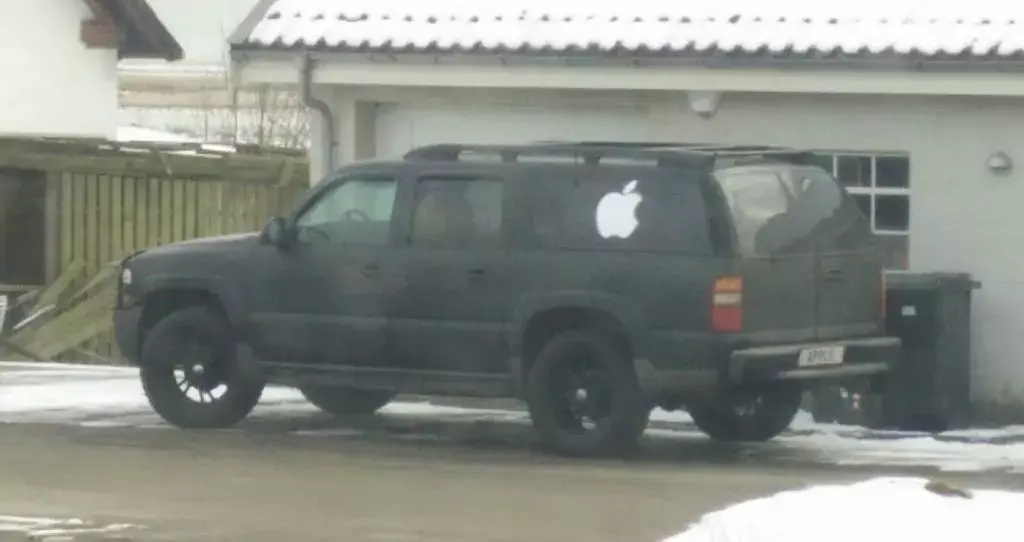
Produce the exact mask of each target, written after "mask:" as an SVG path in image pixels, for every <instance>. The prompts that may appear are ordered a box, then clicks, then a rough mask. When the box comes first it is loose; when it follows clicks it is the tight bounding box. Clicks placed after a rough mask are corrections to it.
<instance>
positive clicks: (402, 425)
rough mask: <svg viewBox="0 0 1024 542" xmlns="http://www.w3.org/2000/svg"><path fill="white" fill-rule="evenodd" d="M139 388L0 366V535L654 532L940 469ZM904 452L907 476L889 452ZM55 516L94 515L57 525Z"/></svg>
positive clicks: (798, 437) (453, 413) (552, 536)
mask: <svg viewBox="0 0 1024 542" xmlns="http://www.w3.org/2000/svg"><path fill="white" fill-rule="evenodd" d="M133 386H137V381H135V380H134V379H133V378H130V377H126V376H125V375H123V374H121V375H112V374H110V373H107V374H101V373H93V372H90V371H88V370H84V369H82V370H77V369H76V370H73V371H66V370H64V369H53V370H47V371H42V372H36V371H28V370H21V369H16V370H12V369H10V368H8V369H6V370H0V414H2V415H0V422H3V423H0V443H2V450H3V451H2V455H0V458H2V459H0V542H6V541H7V540H16V539H20V540H24V538H25V535H23V534H21V535H18V536H17V537H16V538H11V537H10V536H13V535H10V536H8V538H5V535H4V533H3V531H4V530H5V528H8V527H9V526H10V525H13V526H14V527H13V528H17V529H19V530H22V531H24V530H26V529H24V528H21V527H20V526H21V525H22V524H23V523H24V524H31V523H33V522H34V523H35V525H36V526H35V527H32V528H31V529H28V530H34V531H35V532H36V534H37V535H39V536H37V538H46V536H47V535H57V536H58V537H59V536H63V535H64V534H67V533H69V532H71V534H73V535H74V536H73V539H74V540H76V541H81V542H85V541H86V540H89V539H90V537H91V538H92V539H99V540H111V539H126V538H125V537H128V538H127V539H138V540H147V539H159V540H189V541H204V540H226V541H236V540H237V541H241V540H245V541H247V542H260V541H263V540H266V541H274V542H278V541H282V540H295V541H297V542H298V541H306V540H309V541H318V540H331V541H345V542H358V541H381V542H404V541H414V540H415V541H418V542H433V541H438V542H440V541H454V542H460V541H465V542H469V541H480V542H500V541H513V540H514V541H526V542H530V541H537V542H542V541H558V542H566V541H576V540H579V541H586V542H603V541H606V540H607V541H613V540H614V541H616V542H623V541H658V540H661V539H662V538H663V537H665V536H667V535H669V534H672V533H674V532H677V531H680V530H682V529H683V528H685V526H686V525H687V524H688V523H689V522H691V521H693V520H695V519H697V518H698V517H699V516H700V515H701V514H703V513H705V512H708V511H711V510H714V509H716V508H720V507H722V506H724V505H727V504H730V503H734V502H737V501H741V500H745V499H749V498H752V497H756V496H761V495H766V494H770V493H773V492H776V491H779V490H782V489H786V488H794V487H800V486H803V485H807V484H814V483H827V482H836V481H852V480H857V479H864V478H867V477H872V476H876V475H879V474H895V473H900V472H903V473H906V472H913V473H917V474H922V473H924V472H926V471H925V470H922V469H927V472H928V473H929V475H932V474H933V473H934V462H931V463H930V461H931V459H934V455H935V452H934V450H936V449H939V448H935V446H936V443H935V442H932V441H929V442H928V443H927V444H928V446H929V447H928V448H921V447H920V446H919V444H920V443H921V442H923V440H925V439H922V438H921V437H913V436H912V437H906V436H903V437H900V438H899V439H897V440H900V439H902V440H905V441H907V442H909V443H910V445H908V446H904V447H903V448H894V447H889V448H886V446H889V444H888V443H887V442H886V441H885V439H883V438H881V436H883V435H867V436H865V435H862V434H860V433H857V431H856V430H854V429H852V428H851V429H849V430H845V429H844V430H843V431H845V432H838V433H829V434H821V435H819V434H817V433H816V432H818V431H819V429H817V428H814V427H811V428H809V429H801V430H797V431H793V432H791V433H792V434H791V435H790V436H787V437H784V438H782V439H780V440H779V441H778V442H775V443H769V444H764V445H753V446H751V445H748V446H727V445H716V444H714V443H712V442H710V441H709V440H708V439H706V438H703V437H701V436H699V435H697V434H695V433H694V432H693V430H692V428H688V426H687V424H686V422H685V421H678V420H676V421H672V420H668V421H662V422H659V424H656V425H658V426H659V428H658V429H656V430H655V431H652V432H651V434H649V435H648V437H647V438H646V439H645V449H644V452H643V454H642V455H641V456H640V457H638V458H635V459H633V460H631V461H628V462H622V461H579V460H565V459H558V458H553V457H551V456H549V455H546V454H544V453H542V452H540V451H538V450H536V449H535V444H534V440H533V438H532V435H531V433H530V431H529V427H528V426H527V425H526V424H525V423H523V419H522V415H521V413H515V412H508V411H503V410H490V411H487V410H478V411H475V413H474V411H464V410H460V409H450V410H444V409H445V408H447V407H443V406H437V405H433V406H431V405H426V406H424V404H423V403H419V404H417V403H404V404H397V405H394V406H393V407H389V409H388V410H387V412H386V413H385V414H384V415H381V416H376V417H373V418H369V419H364V420H349V421H346V422H339V421H336V420H333V419H330V418H328V417H326V416H323V415H320V414H318V413H316V412H315V411H314V410H313V409H311V408H310V407H309V406H308V405H306V404H305V403H302V402H301V401H297V400H295V398H294V394H290V393H288V392H287V390H279V391H275V392H274V393H272V394H270V396H269V397H268V398H267V404H265V405H263V406H262V407H261V408H260V409H259V410H258V411H257V412H256V413H254V415H253V416H252V418H251V419H250V420H248V421H247V422H246V423H245V424H243V425H242V426H241V427H240V428H239V429H237V430H232V431H220V432H185V431H180V430H176V429H171V428H168V427H166V426H163V425H161V424H159V423H158V422H157V421H155V419H154V417H153V415H152V413H151V412H150V411H149V410H148V408H147V407H146V406H145V405H144V400H142V399H140V398H139V396H138V392H137V390H135V391H133V389H134V388H133ZM485 406H490V407H492V408H493V407H497V406H501V405H485ZM803 433H806V435H805V434H803ZM867 437H870V438H867ZM896 437H899V436H898V435H897V436H894V437H893V438H896ZM964 438H966V437H964ZM972 438H973V437H972ZM829 442H836V443H840V444H842V447H838V444H837V445H836V446H837V447H836V448H835V449H836V450H840V449H842V450H846V451H843V453H848V449H854V450H855V451H856V453H858V454H860V456H859V457H867V458H871V457H874V455H872V454H875V455H878V454H876V452H877V451H878V450H882V451H884V452H885V454H882V455H884V457H882V459H884V460H885V461H890V463H889V464H888V466H885V465H880V464H873V465H864V464H863V463H861V466H856V467H854V466H849V465H850V463H847V466H846V467H840V466H837V465H836V464H834V463H833V462H832V461H831V457H832V456H830V455H828V454H821V453H816V452H815V450H816V449H817V447H819V446H825V445H826V444H827V443H829ZM915 443H918V444H915ZM940 445H941V446H946V447H949V446H952V447H953V449H954V450H955V453H956V454H957V455H955V456H953V455H948V456H943V459H942V460H943V461H949V459H950V458H951V457H952V458H953V459H956V460H957V461H960V462H961V464H963V462H964V461H966V459H970V458H971V457H973V456H974V455H977V454H975V452H974V451H973V450H979V452H978V453H981V452H980V451H981V450H988V451H986V452H985V453H986V454H990V455H991V456H992V457H995V456H996V455H997V454H999V453H1001V454H1002V455H1003V456H1005V457H1007V458H1009V460H1008V461H1009V462H1004V463H991V462H990V463H984V462H979V463H984V465H981V467H984V468H973V467H977V466H978V465H972V468H971V469H968V470H974V471H976V472H974V473H973V474H970V473H965V474H948V475H943V477H944V478H952V479H953V480H956V481H960V480H962V481H963V483H965V484H967V485H972V486H1000V487H1012V488H1016V487H1020V488H1024V476H1022V475H1019V474H1015V473H1014V471H1013V469H1007V468H994V469H993V468H989V467H991V466H992V465H997V466H999V465H1002V466H1003V467H1005V466H1007V465H1009V466H1011V467H1012V466H1014V465H1017V464H1018V462H1019V460H1018V459H1014V458H1013V457H1011V456H1013V453H1016V452H1014V450H1015V449H1016V448H1014V447H1013V446H1014V445H1006V446H998V445H994V444H971V443H968V442H954V443H945V444H942V443H940ZM979 446H980V447H979ZM894 450H895V452H894ZM901 450H902V451H901ZM915 450H917V451H915ZM921 450H925V451H926V452H927V453H924V452H922V451H921ZM1000 450H1003V452H1000ZM897 452H898V454H902V457H904V459H906V461H904V463H903V467H902V468H903V469H904V470H902V471H899V470H895V469H897V468H900V467H898V466H897V465H893V464H892V463H891V459H892V457H891V456H892V454H893V453H897ZM837 453H838V452H837ZM850 453H852V452H850ZM915 453H916V454H917V455H914V454H915ZM929 454H930V455H929ZM879 457H881V456H879ZM965 458H966V459H965ZM908 465H909V466H910V469H911V470H906V469H907V468H908ZM12 516H27V517H26V518H16V517H12ZM47 517H49V518H56V519H55V520H45V519H39V518H47ZM60 518H81V519H82V520H84V521H85V522H86V523H83V524H77V525H75V524H72V525H60V524H57V525H56V526H55V523H59V522H57V520H58V519H60ZM117 524H131V525H136V526H142V527H144V529H142V530H138V529H134V530H133V529H126V528H123V526H119V525H117ZM5 526H7V527H5ZM97 530H99V531H105V532H103V533H99V534H96V533H92V532H90V531H97ZM72 531H73V532H72Z"/></svg>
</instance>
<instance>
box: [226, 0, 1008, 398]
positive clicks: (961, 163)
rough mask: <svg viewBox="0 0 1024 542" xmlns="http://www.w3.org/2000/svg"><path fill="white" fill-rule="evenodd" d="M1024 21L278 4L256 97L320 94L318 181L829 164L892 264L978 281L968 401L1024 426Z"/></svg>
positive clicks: (239, 73)
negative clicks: (372, 175) (523, 164)
mask: <svg viewBox="0 0 1024 542" xmlns="http://www.w3.org/2000/svg"><path fill="white" fill-rule="evenodd" d="M1022 21H1024V5H1022V6H1016V5H1014V4H1012V3H1008V2H1004V1H1000V0H975V1H972V2H957V3H953V2H917V1H912V0H886V1H880V0H862V1H860V2H842V3H835V2H809V1H806V0H774V1H772V2H764V1H763V0H718V1H715V2H710V1H708V2H680V1H669V0H633V1H631V2H624V3H614V4H612V3H610V2H608V3H602V2H582V1H573V0H562V1H558V0H544V1H541V0H511V1H508V2H465V1H459V0H348V1H345V2H328V1H321V0H277V1H273V0H266V1H262V2H260V5H259V6H257V8H256V9H255V10H254V11H253V13H251V14H250V16H249V17H248V18H247V19H246V20H245V21H243V23H242V25H241V26H240V27H239V28H238V29H237V31H236V32H235V33H234V34H233V36H232V51H233V52H232V55H233V60H234V63H233V70H234V77H235V80H236V82H237V83H239V84H243V85H244V84H279V85H290V86H295V87H297V88H300V89H307V88H308V90H309V91H310V95H309V96H307V98H311V99H310V100H308V102H309V103H310V105H311V106H313V108H314V110H315V111H316V115H315V117H314V121H315V122H314V138H313V150H312V153H311V155H312V158H313V160H314V167H313V168H312V169H313V170H314V171H313V177H314V179H313V180H314V181H315V180H316V179H318V178H320V177H321V176H322V175H323V174H324V172H326V171H328V170H330V169H332V168H335V167H337V166H338V165H341V164H344V163H347V162H350V161H353V160H359V159H366V158H372V157H396V156H399V155H401V154H402V153H403V151H406V150H408V149H409V148H410V147H413V146H416V145H422V144H426V143H431V142H477V143H487V142H491V143H501V142H522V141H529V140H544V139H570V140H634V141H678V142H716V143H749V144H777V145H786V146H793V147H799V148H806V149H814V150H817V151H820V153H821V157H822V158H821V159H822V163H823V164H824V165H825V166H826V167H828V168H830V169H832V170H833V171H834V172H835V173H836V174H837V175H838V177H839V178H840V179H841V180H842V181H843V182H844V183H846V184H847V186H849V187H850V191H851V192H852V193H853V194H855V195H856V197H857V198H858V200H859V201H860V202H861V204H862V205H863V206H864V209H865V210H866V211H867V212H868V214H869V215H870V216H871V217H872V220H873V225H874V228H875V230H876V232H877V233H878V235H879V236H880V237H881V238H882V239H883V240H884V241H885V242H886V243H887V245H888V246H890V247H891V254H892V257H891V265H892V266H893V267H904V266H909V268H910V269H912V270H914V271H933V270H934V271H966V272H970V273H973V274H974V276H975V277H976V278H977V279H978V280H979V281H981V282H982V283H983V288H982V289H981V290H979V291H976V292H975V298H974V299H975V305H974V325H973V333H972V335H973V345H974V346H973V348H974V355H973V361H972V363H973V380H972V395H973V400H974V402H975V403H976V405H977V407H978V409H979V410H980V411H982V412H984V411H986V410H988V411H990V412H992V411H1003V412H1014V413H1016V414H1017V415H1018V416H1019V417H1021V418H1024V354H1022V352H1024V333H1022V331H1024V289H1022V288H1021V287H1020V286H1021V285H1022V284H1024V250H1022V249H1021V248H1019V247H1020V246H1021V245H1022V243H1021V234H1020V232H1019V230H1017V227H1019V226H1020V225H1021V221H1020V218H1019V212H1020V208H1021V205H1020V202H1021V201H1024V137H1022V132H1021V128H1020V119H1024V33H1022V32H1021V31H1020V23H1021V22H1022Z"/></svg>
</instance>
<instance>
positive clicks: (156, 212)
mask: <svg viewBox="0 0 1024 542" xmlns="http://www.w3.org/2000/svg"><path fill="white" fill-rule="evenodd" d="M146 206H147V207H148V211H147V212H148V213H149V229H148V230H147V233H146V247H155V246H158V245H159V244H160V180H159V179H157V178H155V177H153V178H150V179H149V202H148V203H147V204H146Z"/></svg>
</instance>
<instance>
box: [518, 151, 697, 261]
mask: <svg viewBox="0 0 1024 542" xmlns="http://www.w3.org/2000/svg"><path fill="white" fill-rule="evenodd" d="M558 172H562V173H561V174H559V173H558ZM695 177H696V176H690V175H688V173H687V172H685V171H679V170H673V169H657V168H628V167H621V168H620V167H609V166H595V167H590V168H579V167H574V168H564V169H563V168H558V169H553V170H551V171H547V172H545V174H543V175H540V176H536V177H534V178H533V179H532V180H531V181H530V182H531V183H533V184H532V186H530V191H529V192H530V194H531V195H530V199H531V204H530V206H529V209H530V210H531V212H532V217H531V218H532V232H533V235H534V237H535V238H536V240H537V243H538V244H539V245H541V246H542V247H551V248H570V249H591V250H612V251H641V252H675V253H698V254H709V253H711V251H712V249H711V243H710V241H709V238H708V220H707V214H706V212H705V205H704V200H703V197H702V193H701V190H700V186H699V185H698V181H697V180H696V178H695Z"/></svg>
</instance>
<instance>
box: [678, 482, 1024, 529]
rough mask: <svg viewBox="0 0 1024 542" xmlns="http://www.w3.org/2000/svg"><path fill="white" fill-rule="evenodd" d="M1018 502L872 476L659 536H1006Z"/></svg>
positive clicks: (735, 509)
mask: <svg viewBox="0 0 1024 542" xmlns="http://www.w3.org/2000/svg"><path fill="white" fill-rule="evenodd" d="M926 487H931V488H932V490H929V489H926ZM1022 507H1024V493H1012V492H1008V491H996V490H969V491H966V492H964V490H961V489H960V488H956V487H953V486H950V485H948V484H944V483H941V482H938V483H936V482H931V483H929V481H928V480H923V479H917V478H877V479H874V480H868V481H866V482H861V483H857V484H852V485H830V486H815V487H809V488H807V489H802V490H795V491H786V492H783V493H779V494H777V495H773V496H770V497H765V498H762V499H756V500H752V501H747V502H743V503H740V504H736V505H733V506H730V507H728V508H725V509H723V510H719V511H717V512H712V513H710V514H707V515H705V516H704V517H703V518H701V519H700V521H698V522H697V523H696V524H694V525H692V526H690V528H689V529H687V530H686V531H684V532H682V533H680V534H677V535H675V536H672V537H670V538H667V539H665V540H664V542H821V541H824V540H827V541H828V542H864V541H865V540H873V541H879V542H888V541H904V540H927V541H928V542H953V541H956V542H963V541H964V540H977V539H979V538H980V539H984V540H985V541H986V542H1010V541H1011V540H1018V539H1019V538H1020V533H1019V531H1018V529H1017V527H1016V524H1017V521H1016V520H1017V516H1018V515H1019V514H1020V510H1021V509H1022Z"/></svg>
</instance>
